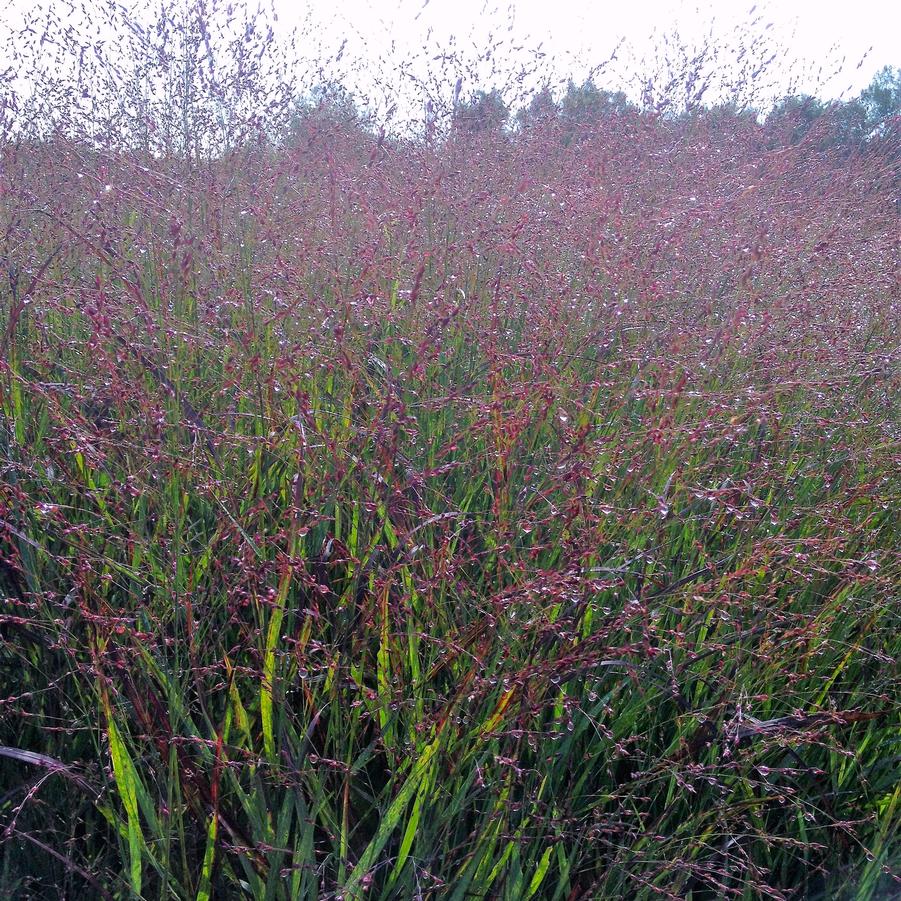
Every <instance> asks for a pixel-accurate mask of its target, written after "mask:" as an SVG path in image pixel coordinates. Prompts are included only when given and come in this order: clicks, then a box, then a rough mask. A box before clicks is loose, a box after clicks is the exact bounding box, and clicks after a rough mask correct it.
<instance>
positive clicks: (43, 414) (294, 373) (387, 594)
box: [0, 6, 901, 901]
mask: <svg viewBox="0 0 901 901" xmlns="http://www.w3.org/2000/svg"><path fill="white" fill-rule="evenodd" d="M227 15H232V16H234V15H236V13H234V11H229V10H226V9H221V10H220V9H218V8H217V7H215V6H214V7H213V8H212V9H211V10H204V9H199V10H195V11H193V12H190V13H189V14H187V13H186V14H184V15H183V16H182V18H178V17H177V16H174V14H170V13H165V12H164V13H163V14H162V17H161V19H160V21H159V22H158V23H157V27H156V31H152V30H147V31H140V30H135V29H131V30H130V31H125V32H122V35H121V37H122V40H121V43H120V47H130V48H131V50H130V51H129V52H130V53H131V54H132V55H131V56H127V57H126V58H125V59H126V61H127V62H130V63H134V64H135V65H133V66H132V67H131V68H129V67H128V66H125V65H124V64H123V63H122V59H121V58H119V57H116V58H115V59H114V58H113V57H110V58H109V59H105V58H104V57H103V56H102V54H100V53H98V54H97V55H96V56H95V57H92V59H93V61H94V62H93V64H94V65H96V66H98V67H100V69H99V70H98V69H92V70H91V71H92V73H93V76H92V79H91V80H90V83H89V84H87V85H84V86H83V87H84V93H78V92H77V91H76V92H74V93H73V87H72V86H73V85H76V84H79V82H78V81H77V73H75V75H74V76H73V78H76V80H75V81H67V82H66V83H65V85H63V84H59V85H57V84H51V83H50V82H45V83H43V85H38V86H37V93H33V94H32V95H30V99H29V97H28V96H26V94H22V95H21V97H19V98H18V99H15V101H14V102H11V103H10V105H9V106H7V108H6V114H5V115H6V118H5V119H4V120H3V121H4V139H3V143H2V147H0V166H2V174H0V178H2V182H0V215H2V228H3V239H2V250H0V263H2V270H3V271H2V275H3V284H2V287H0V302H2V310H3V316H2V319H0V350H2V354H0V471H2V476H3V478H2V480H0V605H2V606H0V685H2V691H0V695H2V697H0V710H2V714H3V715H2V718H0V890H2V891H0V893H2V894H4V895H5V896H7V897H20V898H41V897H51V896H53V897H55V896H59V897H97V898H115V899H119V898H122V899H125V898H138V897H140V898H148V899H150V898H159V899H169V898H179V899H189V898H190V899H195V898H196V899H209V898H255V899H267V901H268V899H272V901H276V899H289V898H290V899H300V898H310V899H315V898H333V899H337V898H343V899H357V898H364V897H365V898H384V899H389V898H396V899H408V898H450V899H455V901H456V899H464V898H503V899H509V901H517V899H527V898H548V899H561V901H562V899H573V901H574V899H577V898H581V899H594V898H659V897H662V898H673V899H676V898H680V899H681V898H694V899H706V898H723V897H735V898H769V899H784V898H792V897H794V898H797V897H811V898H815V897H823V898H827V897H829V898H838V897H853V898H860V899H869V898H877V897H883V898H884V897H892V896H893V895H894V894H895V893H897V892H898V891H899V890H901V866H899V860H901V856H899V855H901V845H899V833H898V824H899V805H901V786H899V782H898V776H897V774H898V761H899V756H901V728H899V725H901V724H899V711H898V701H897V696H898V695H897V692H898V670H897V655H898V652H899V638H898V635H899V634H901V631H899V626H901V623H899V605H898V589H899V584H901V562H899V561H901V557H899V554H898V551H899V545H898V527H899V522H898V512H897V511H898V505H899V501H901V496H899V488H901V483H899V476H898V473H899V472H901V468H899V463H901V454H899V439H901V432H899V421H901V420H899V397H901V393H899V387H901V385H899V370H898V360H899V333H898V328H897V324H898V322H899V320H901V296H899V288H898V224H899V223H898V206H897V203H896V198H897V190H898V184H899V181H898V177H899V175H898V159H899V157H898V155H897V151H896V147H897V145H896V144H895V143H893V141H895V140H896V138H895V137H893V135H894V134H895V133H894V132H893V131H892V126H891V123H888V124H885V123H883V124H882V125H881V126H880V129H879V131H878V133H874V134H873V135H871V136H870V138H869V139H868V140H867V141H866V143H865V144H863V145H860V146H858V147H856V148H855V149H854V151H853V152H849V151H848V148H847V146H846V145H842V146H836V145H835V144H834V143H829V142H824V141H823V140H822V134H823V129H827V128H828V126H827V124H826V123H825V122H824V123H823V125H822V129H821V130H820V131H817V129H813V130H812V131H810V132H809V133H808V134H805V135H804V136H802V137H801V138H800V139H798V138H797V135H796V134H795V133H794V132H792V134H793V135H794V137H792V138H791V139H787V138H786V136H785V134H784V133H783V132H782V131H780V129H781V128H782V127H783V125H784V119H782V120H779V122H778V123H775V124H774V123H773V122H772V121H771V122H770V123H769V124H766V123H762V122H761V119H760V117H756V116H754V115H750V114H748V113H747V112H746V111H744V110H742V109H738V108H737V107H727V106H720V107H718V108H717V109H715V110H711V109H708V108H702V107H700V106H692V105H691V104H689V105H688V106H683V107H681V108H678V109H677V108H670V107H667V106H666V105H665V104H659V103H656V102H655V104H654V105H651V106H645V107H637V106H634V105H632V104H631V103H629V102H626V100H625V98H624V97H619V98H617V97H614V96H613V95H605V96H604V98H603V103H600V101H598V103H599V104H600V106H597V105H596V106H595V107H593V108H594V109H595V110H597V109H599V108H602V110H603V116H602V118H601V119H600V120H591V119H590V117H588V118H586V117H585V115H583V114H584V110H585V106H584V105H583V106H582V107H579V106H578V105H577V104H575V103H570V105H569V106H567V105H566V104H563V105H562V106H561V105H559V104H558V103H557V102H556V101H555V100H554V98H553V96H551V95H546V96H545V100H546V102H544V104H543V105H542V104H541V103H539V104H536V105H533V107H532V113H533V115H531V116H526V115H524V116H522V117H520V124H519V126H518V127H517V128H515V129H509V128H508V129H505V128H503V127H501V125H500V124H499V123H498V121H496V120H495V119H490V120H487V121H486V120H485V119H479V118H478V116H475V117H473V115H472V110H473V109H476V110H478V108H479V107H478V103H475V104H469V105H468V106H466V107H465V109H466V110H467V111H468V112H469V115H468V116H463V115H462V114H461V111H462V110H464V105H465V104H467V103H469V101H468V100H467V95H466V94H465V92H461V89H460V83H459V82H457V83H456V87H455V84H454V81H451V82H450V83H449V84H448V90H447V94H446V98H447V108H446V109H445V110H444V113H443V114H442V115H439V114H438V112H437V111H436V110H437V108H436V107H435V106H433V107H431V108H430V110H429V111H428V115H427V117H426V122H425V126H424V128H423V129H422V130H420V131H416V130H410V131H391V130H390V128H386V127H384V126H383V127H381V128H380V127H379V126H378V125H377V124H375V125H374V124H372V123H371V122H367V121H365V119H364V118H361V117H360V116H359V115H358V114H357V112H356V107H355V106H354V104H353V102H352V99H351V98H350V97H349V96H348V95H346V94H340V93H338V94H336V92H335V90H334V89H328V90H325V89H323V90H320V91H318V92H317V91H312V92H311V93H309V94H307V95H303V96H302V97H301V101H302V102H299V101H298V95H297V93H296V91H297V87H296V85H295V84H294V83H293V82H292V83H291V85H289V84H288V80H287V76H285V79H284V80H282V81H279V80H278V78H277V75H278V73H279V72H280V71H283V70H281V69H279V68H278V66H276V65H275V64H273V66H271V67H268V66H267V65H266V62H267V61H268V60H272V59H275V60H278V59H280V57H278V56H277V53H276V49H275V48H274V42H275V38H274V37H273V35H272V34H271V33H270V32H267V31H266V29H265V27H264V26H263V25H262V24H260V22H261V21H262V20H260V21H257V20H247V21H246V22H244V23H243V24H242V25H241V29H243V31H242V30H241V29H239V32H240V34H242V35H243V37H242V38H241V40H240V41H238V43H237V44H234V43H232V44H228V43H225V44H224V45H223V44H222V41H225V40H226V38H227V37H228V35H230V34H232V33H233V32H234V30H235V21H234V19H231V20H229V19H228V18H227ZM167 16H169V18H166V17H167ZM217 16H218V17H220V18H216V17H217ZM217 23H218V24H217ZM47 27H52V26H51V25H48V26H47ZM179 28H181V29H182V30H181V31H179ZM217 29H218V30H217ZM127 35H131V38H129V40H133V41H134V43H132V44H129V43H128V42H127V41H126V36H127ZM216 35H219V36H220V37H219V38H217V37H216ZM136 36H138V37H139V38H140V39H138V37H136ZM217 40H219V41H220V43H218V44H217V43H216V41H217ZM229 40H231V38H229ZM223 46H225V47H226V48H229V47H230V48H231V55H229V54H228V53H226V54H224V55H223V54H222V53H221V52H219V51H221V48H222V47H223ZM241 47H245V48H248V47H252V48H253V50H254V52H253V53H248V54H246V55H242V53H240V52H237V50H236V49H235V48H241ZM136 48H144V49H143V51H142V52H143V53H144V55H143V56H142V55H141V53H139V52H138V49H136ZM215 48H219V51H217V50H216V49H215ZM151 49H152V50H153V54H151V53H150V50H151ZM270 51H271V53H272V54H276V55H275V56H270V55H268V54H269V53H270ZM21 52H24V51H21ZM217 53H218V55H217ZM245 56H246V58H245ZM76 58H77V55H76ZM253 60H256V62H253ZM261 61H262V62H261ZM114 63H115V65H114ZM138 63H141V64H142V65H143V66H144V68H141V66H139V65H137V64H138ZM229 66H231V68H227V67H229ZM154 67H155V68H154ZM222 67H226V68H222ZM61 71H62V70H61ZM97 71H103V72H104V73H106V75H107V76H108V80H106V81H103V80H99V79H97V78H96V73H97ZM284 71H287V70H284ZM185 72H188V73H189V74H190V75H191V76H192V78H193V79H194V80H191V81H184V80H183V81H181V82H179V81H178V80H177V78H176V76H177V75H178V73H182V74H184V73H185ZM136 73H137V74H136ZM198 73H205V74H204V76H203V78H201V76H200V74H198ZM170 76H171V78H170ZM118 77H122V78H123V79H125V82H123V83H128V84H131V85H132V87H133V91H132V93H130V94H128V93H119V94H116V96H118V97H120V98H124V100H123V104H124V105H123V107H122V108H121V109H120V111H119V113H115V110H113V108H112V107H111V106H110V104H109V102H107V101H109V99H110V97H109V96H108V95H105V94H104V93H103V92H104V90H105V87H106V86H107V85H116V84H120V82H116V80H115V79H116V78H118ZM167 78H168V79H169V80H167ZM142 79H143V80H142ZM242 79H243V80H242ZM683 83H693V82H692V81H691V78H689V77H688V76H686V78H685V79H683V82H680V84H683ZM289 87H290V90H289V89H288V88H289ZM664 87H665V86H664ZM64 88H65V89H64ZM88 88H90V90H88ZM741 88H742V91H745V92H746V91H747V89H748V84H747V83H742V85H741ZM680 90H682V88H680ZM42 91H43V93H41V92H42ZM191 92H196V94H197V96H194V95H193V94H192V93H191ZM10 96H13V95H10ZM336 96H337V97H338V100H337V101H336V99H335V98H336ZM485 96H488V95H485ZM485 96H483V97H482V98H481V100H480V101H479V102H481V103H482V104H483V106H485V105H486V101H485ZM570 96H571V97H572V90H571V94H570ZM592 96H593V95H592ZM598 96H600V95H598ZM261 97H265V98H268V99H267V102H266V104H256V101H257V100H259V99H260V98H261ZM128 98H132V100H135V98H138V99H140V98H143V100H142V102H143V103H144V106H143V107H141V109H142V110H143V112H142V113H141V114H140V115H137V116H136V117H133V118H131V117H130V114H128V107H127V103H126V102H125V101H126V100H128ZM234 98H237V99H234ZM583 99H584V97H583ZM589 99H590V98H589ZM101 100H102V101H104V103H106V105H105V106H103V109H104V110H105V111H106V115H105V116H104V117H102V116H100V115H99V112H100V110H101ZM251 101H253V103H251ZM128 102H131V101H128ZM592 102H594V101H592ZM179 104H180V105H179ZM245 104H248V105H245ZM492 104H493V101H489V102H487V107H486V108H488V109H490V110H496V109H497V107H496V105H492ZM89 107H90V110H93V113H92V114H91V115H88V108H89ZM579 109H580V110H582V113H576V112H573V110H579ZM73 111H78V112H79V114H80V116H76V115H75V114H74V112H73ZM567 111H568V112H567ZM539 112H540V113H541V114H540V115H538V113H539ZM94 113H96V114H97V115H94ZM113 113H115V115H114V114H113ZM120 113H121V115H120ZM163 114H168V116H169V118H165V117H164V115H163ZM176 114H177V115H176ZM445 114H446V115H445ZM501 121H503V120H501Z"/></svg>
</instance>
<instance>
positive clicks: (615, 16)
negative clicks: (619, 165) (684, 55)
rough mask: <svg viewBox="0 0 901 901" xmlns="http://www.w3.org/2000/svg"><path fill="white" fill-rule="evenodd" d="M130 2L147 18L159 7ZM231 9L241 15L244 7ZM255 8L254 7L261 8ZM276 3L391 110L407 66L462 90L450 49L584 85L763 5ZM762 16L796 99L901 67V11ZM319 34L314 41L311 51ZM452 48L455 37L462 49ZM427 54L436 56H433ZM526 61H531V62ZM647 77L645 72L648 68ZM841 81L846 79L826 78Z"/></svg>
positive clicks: (847, 91) (520, 0) (857, 7)
mask: <svg viewBox="0 0 901 901" xmlns="http://www.w3.org/2000/svg"><path fill="white" fill-rule="evenodd" d="M75 2H76V3H77V0H75ZM121 2H123V3H124V5H125V6H128V7H130V8H132V9H134V10H138V11H142V12H145V13H146V12H147V11H148V10H149V9H150V8H151V7H153V6H156V4H157V3H158V2H159V0H121ZM178 2H179V0H175V2H173V3H172V5H173V6H176V5H177V4H178ZM185 2H191V0H185ZM220 2H221V3H222V4H225V3H227V2H229V0H220ZM232 2H234V3H235V5H240V3H241V2H242V0H232ZM245 2H249V3H251V4H253V5H254V6H255V5H256V4H257V3H258V2H260V0H245ZM269 2H272V3H273V4H274V6H275V9H276V11H277V13H278V16H279V20H280V25H279V28H280V29H284V30H285V31H287V30H288V29H289V28H291V27H293V26H295V25H297V26H300V25H302V23H303V22H304V19H305V17H307V19H308V22H310V23H313V24H314V29H313V34H314V35H315V36H316V38H317V40H316V41H314V43H317V42H318V43H321V47H320V48H317V47H315V46H313V47H306V46H305V47H304V48H303V49H304V52H309V53H312V54H313V56H314V57H316V56H317V52H321V51H324V52H325V55H326V56H328V55H329V49H331V51H332V53H334V52H335V50H336V49H337V48H338V47H339V46H340V45H341V44H342V42H345V41H346V47H345V51H344V54H343V56H342V58H341V62H340V65H339V67H338V70H337V71H336V70H335V68H334V67H331V68H330V69H329V72H328V74H330V75H338V76H340V75H341V69H342V68H343V69H344V70H345V72H346V75H345V81H347V82H349V83H350V86H351V87H352V88H354V87H356V88H357V89H358V90H359V89H362V93H364V94H369V93H370V88H369V85H370V84H371V82H370V81H369V79H370V76H369V75H368V74H364V73H363V72H362V70H363V69H364V67H365V65H366V60H368V59H370V58H372V57H380V58H382V59H387V60H389V63H388V64H387V67H385V68H384V69H383V74H384V76H385V80H384V82H383V84H382V87H381V88H380V89H377V91H376V92H375V93H381V95H382V97H383V98H384V97H391V96H393V94H394V93H396V92H397V91H398V89H399V87H400V84H401V82H402V79H399V76H398V75H397V71H398V70H399V68H400V67H401V66H403V65H404V64H407V65H409V66H410V67H411V68H412V70H413V71H415V72H422V71H423V68H422V64H423V58H425V59H426V60H431V62H430V63H429V65H430V66H431V69H432V71H435V70H436V68H437V69H440V70H442V74H443V75H444V76H445V77H446V78H448V79H449V81H450V84H453V81H454V79H455V78H456V73H454V71H453V66H452V65H451V64H448V63H445V62H440V63H436V62H435V61H434V56H435V54H436V53H437V52H439V51H441V50H445V49H446V48H448V47H450V46H455V47H456V49H457V51H458V52H459V53H460V54H461V55H465V54H466V53H471V52H472V48H473V47H474V46H476V45H477V46H479V47H484V46H485V45H487V44H488V43H489V42H490V40H491V38H490V35H492V34H493V35H494V38H495V39H498V38H500V39H501V40H503V41H505V42H506V43H507V46H508V47H513V46H520V47H523V46H525V47H529V48H534V47H535V46H536V45H537V44H539V43H541V45H542V48H543V50H544V52H545V53H546V60H545V62H546V64H548V65H550V66H551V67H552V68H553V69H554V70H555V74H556V75H557V76H558V77H565V76H568V75H573V76H575V77H576V79H577V80H580V79H581V78H582V77H584V75H585V74H586V73H587V71H588V70H589V68H590V67H591V66H592V65H596V64H598V63H600V62H602V61H603V60H604V59H606V58H607V57H609V55H610V53H611V52H612V50H613V49H614V47H616V46H617V44H618V43H619V41H620V40H621V39H624V40H625V42H626V47H625V48H623V49H622V50H621V51H620V57H619V63H620V65H621V69H620V71H623V70H625V69H628V63H627V62H626V60H628V59H629V58H630V57H629V54H628V48H629V47H631V49H632V56H631V58H632V59H636V60H640V59H641V57H642V56H643V55H644V54H646V53H647V52H648V50H649V48H650V47H651V45H652V44H653V41H654V38H653V35H654V33H655V32H656V33H657V34H658V37H659V34H661V33H665V32H668V31H671V30H672V29H674V28H676V29H678V31H679V33H680V34H681V36H682V37H683V38H684V39H687V40H688V41H689V42H693V41H699V40H701V39H702V38H703V35H704V34H705V33H706V32H708V31H709V30H710V27H711V22H713V23H714V25H713V29H714V31H713V34H714V42H715V43H720V44H723V45H725V44H726V43H727V40H728V39H727V38H726V35H727V34H729V32H730V30H731V29H733V28H734V27H735V25H736V24H737V23H739V22H747V21H748V20H749V18H750V16H749V12H750V11H751V10H752V9H755V7H753V6H752V3H753V0H669V2H667V0H615V2H609V0H595V2H591V0H262V3H263V5H268V3H269ZM71 3H72V0H6V3H4V0H0V22H2V20H3V19H6V21H7V22H10V21H11V22H15V21H16V19H18V18H19V17H20V15H21V14H22V13H23V12H25V11H29V10H33V9H34V8H35V7H36V6H39V5H43V6H44V7H45V8H47V7H50V8H51V9H53V10H54V11H55V12H56V13H57V14H58V15H59V16H60V17H61V18H65V17H66V15H67V10H69V9H71V8H72V7H71V5H70V4H71ZM75 8H76V9H77V8H78V7H77V6H76V7H75ZM151 15H152V14H151ZM754 16H756V17H761V18H762V19H763V20H764V21H765V22H769V23H772V28H771V30H770V31H769V35H770V36H771V37H772V39H773V40H774V41H775V42H776V43H777V44H779V45H781V46H782V47H784V48H785V56H784V57H780V63H779V66H778V68H777V70H776V73H775V76H776V78H777V80H779V81H780V82H781V83H782V84H784V86H785V88H788V87H789V84H788V82H789V77H790V74H789V73H790V72H792V73H793V74H794V77H795V79H796V81H795V83H794V84H792V85H791V87H792V88H793V89H794V90H796V91H801V90H803V91H808V92H810V93H816V94H818V95H820V96H822V97H830V98H831V97H850V96H854V95H856V94H857V93H858V92H859V91H860V90H861V89H862V88H863V87H865V86H866V85H867V84H868V83H869V82H870V80H871V79H872V77H873V75H874V73H875V72H876V71H877V70H879V69H880V68H882V67H883V66H885V65H893V66H899V67H901V0H896V2H889V0H782V2H779V0H763V2H760V3H757V4H756V11H755V12H754ZM0 28H2V25H0ZM309 34H310V32H309V31H308V32H307V38H305V40H309ZM427 35H429V39H428V40H427V39H426V36H427ZM452 36H455V37H456V44H455V45H452V43H451V39H452ZM426 46H428V48H429V50H428V51H427V52H426V51H424V49H423V48H424V47H426ZM521 58H522V59H525V58H526V55H525V53H524V52H523V55H522V57H521ZM790 60H795V61H798V60H800V61H802V64H801V65H800V66H798V65H797V62H796V64H795V65H794V67H793V68H792V67H791V66H790V64H789V61H790ZM861 60H863V63H862V64H861ZM0 64H2V60H0ZM513 68H514V69H515V68H516V64H515V63H514V64H513ZM635 68H636V67H635V66H633V67H632V69H631V71H634V69H635ZM637 68H642V67H641V64H640V63H639V64H638V66H637ZM479 71H480V73H481V75H480V76H479V80H480V81H481V83H476V79H474V78H470V79H469V80H468V81H467V82H466V84H465V87H464V93H466V92H468V91H470V90H472V89H474V88H476V87H485V88H491V87H493V86H495V85H494V84H492V83H491V81H492V72H491V64H490V61H489V62H487V63H484V62H483V64H482V65H481V66H480V67H479ZM833 73H837V75H835V76H834V77H827V75H832V74H833ZM771 74H772V73H771ZM616 78H617V76H616V69H615V68H614V69H611V70H607V71H606V72H605V74H603V75H602V76H601V77H600V78H599V79H598V83H599V84H600V85H601V86H603V87H610V88H617V87H624V86H625V85H624V84H623V83H618V82H617V80H616ZM367 82H369V83H367ZM501 82H502V79H501V78H500V77H499V76H498V77H496V78H495V83H497V84H500V83H501ZM780 86H781V85H780ZM780 86H776V88H774V90H776V91H777V92H778V93H779V94H780V95H781V94H784V93H785V90H782V91H779V87H780ZM633 96H634V93H633ZM708 99H711V98H710V97H708Z"/></svg>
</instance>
